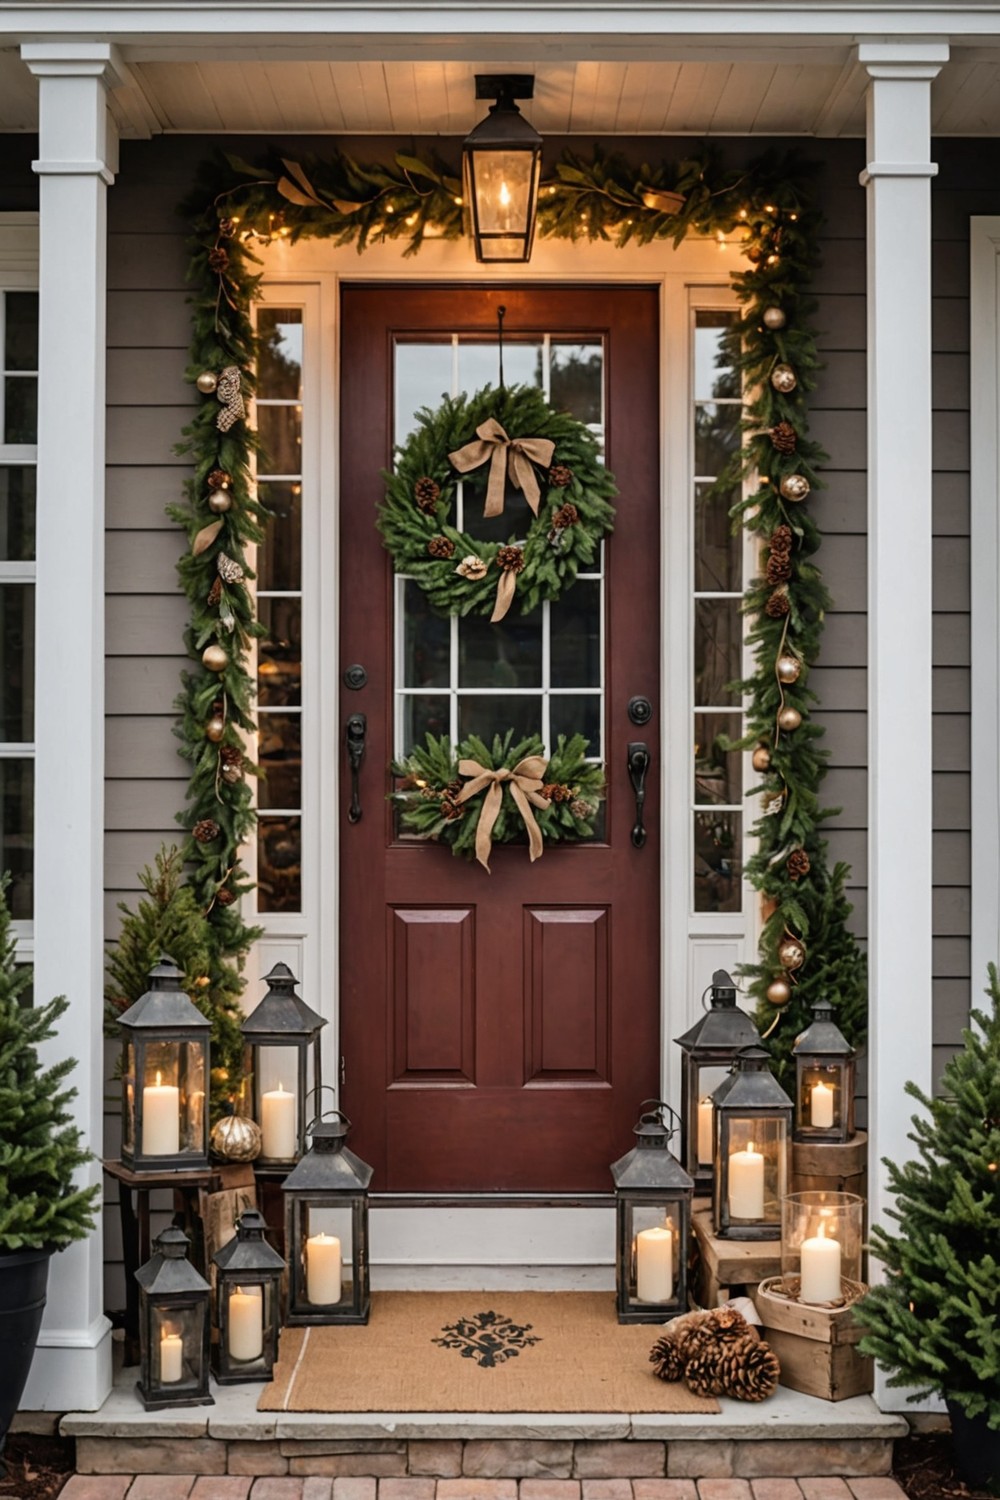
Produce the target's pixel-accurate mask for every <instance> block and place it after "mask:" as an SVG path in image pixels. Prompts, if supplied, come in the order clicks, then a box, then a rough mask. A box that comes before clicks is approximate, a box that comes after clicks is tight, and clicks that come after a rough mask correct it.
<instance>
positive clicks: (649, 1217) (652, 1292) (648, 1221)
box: [628, 1203, 682, 1305]
mask: <svg viewBox="0 0 1000 1500" xmlns="http://www.w3.org/2000/svg"><path fill="white" fill-rule="evenodd" d="M628 1214H629V1219H630V1225H629V1230H630V1233H629V1235H628V1240H629V1244H630V1245H631V1256H630V1265H629V1300H630V1301H632V1302H642V1303H647V1304H654V1305H655V1304H663V1303H668V1302H672V1301H673V1300H674V1298H675V1297H676V1295H677V1275H678V1271H679V1269H680V1264H679V1261H680V1255H681V1253H682V1252H681V1225H680V1205H679V1204H678V1203H668V1204H663V1205H662V1206H661V1205H658V1204H652V1203H635V1204H629V1205H628Z"/></svg>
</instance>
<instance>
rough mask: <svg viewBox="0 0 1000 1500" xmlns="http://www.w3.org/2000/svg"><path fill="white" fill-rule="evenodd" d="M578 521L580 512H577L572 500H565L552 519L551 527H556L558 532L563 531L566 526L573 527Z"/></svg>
mask: <svg viewBox="0 0 1000 1500" xmlns="http://www.w3.org/2000/svg"><path fill="white" fill-rule="evenodd" d="M579 519H580V512H579V511H578V510H577V508H576V506H575V505H574V504H573V502H572V500H567V501H566V504H565V505H560V507H559V509H558V510H557V511H556V513H555V515H554V516H553V517H552V524H553V526H556V527H558V529H559V530H560V531H564V530H565V529H566V527H567V526H575V525H576V524H577V522H578V521H579Z"/></svg>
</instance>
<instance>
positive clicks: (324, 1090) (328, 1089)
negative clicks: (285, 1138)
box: [306, 1083, 351, 1135]
mask: <svg viewBox="0 0 1000 1500" xmlns="http://www.w3.org/2000/svg"><path fill="white" fill-rule="evenodd" d="M319 1094H332V1095H333V1097H334V1098H336V1097H337V1090H336V1089H335V1088H334V1087H333V1084H332V1083H322V1084H320V1085H319V1087H318V1088H312V1089H309V1090H308V1092H307V1093H306V1105H307V1107H308V1104H309V1100H310V1099H311V1098H312V1097H313V1096H314V1095H319ZM321 1102H322V1101H321V1100H320V1099H318V1098H317V1100H316V1104H317V1110H318V1112H317V1113H316V1114H314V1115H313V1117H312V1119H311V1120H310V1121H309V1124H308V1125H307V1126H306V1135H310V1134H311V1133H312V1128H313V1126H314V1125H318V1124H319V1123H320V1122H321V1121H322V1120H324V1119H325V1118H326V1116H327V1115H336V1116H337V1118H338V1120H343V1122H344V1124H345V1125H346V1126H347V1128H348V1130H350V1129H351V1122H350V1120H349V1119H348V1118H347V1116H346V1115H345V1114H344V1112H343V1110H342V1109H337V1108H336V1107H334V1108H333V1109H318V1106H319V1104H320V1103H321Z"/></svg>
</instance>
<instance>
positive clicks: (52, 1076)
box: [0, 875, 101, 1253]
mask: <svg viewBox="0 0 1000 1500" xmlns="http://www.w3.org/2000/svg"><path fill="white" fill-rule="evenodd" d="M9 879H10V877H9V876H7V875H5V876H4V877H3V879H2V880H0V1253H2V1252H3V1251H5V1250H47V1249H54V1250H61V1249H63V1248H64V1246H66V1245H68V1244H70V1243H71V1242H72V1241H73V1240H80V1239H84V1238H86V1236H87V1235H88V1234H89V1233H90V1232H91V1230H92V1229H93V1228H94V1213H95V1210H96V1208H97V1205H98V1202H99V1200H100V1195H101V1188H100V1184H99V1183H94V1184H92V1185H91V1186H90V1187H76V1186H75V1185H74V1177H75V1176H76V1173H77V1170H78V1168H80V1167H82V1166H85V1165H86V1164H87V1162H89V1161H92V1160H93V1157H92V1155H91V1153H90V1152H89V1151H88V1150H86V1149H85V1148H84V1146H83V1144H82V1142H81V1138H80V1132H79V1130H78V1129H77V1128H76V1126H75V1125H74V1124H73V1115H72V1112H71V1110H70V1108H69V1106H70V1104H71V1103H72V1101H73V1100H74V1099H75V1098H76V1089H74V1088H65V1087H64V1086H63V1085H64V1082H65V1079H66V1077H67V1075H68V1074H69V1073H71V1072H72V1070H73V1069H74V1068H75V1067H76V1063H75V1062H74V1061H73V1059H72V1058H68V1059H65V1060H64V1061H63V1062H59V1063H55V1064H54V1065H53V1066H52V1067H50V1068H45V1067H43V1066H42V1063H41V1061H40V1060H39V1056H38V1051H37V1049H38V1047H39V1046H40V1045H41V1044H42V1043H43V1042H47V1041H48V1040H49V1039H50V1038H51V1037H53V1036H54V1035H55V1031H56V1022H57V1021H58V1020H59V1017H60V1016H61V1015H63V1013H64V1012H65V1011H66V1010H67V1009H68V1007H69V1001H68V1000H67V999H66V998H65V996H63V995H60V996H59V997H58V998H57V999H55V1000H50V1001H49V1003H48V1004H47V1005H42V1006H39V1007H38V1008H37V1009H34V1008H32V1007H31V1006H28V1005H26V1004H25V1003H24V1000H23V998H22V997H23V996H24V992H25V990H26V989H27V988H28V986H29V985H30V984H31V979H32V974H31V970H30V969H28V968H25V967H23V966H20V965H18V962H17V940H16V939H15V938H14V937H13V936H12V935H11V930H10V925H11V921H10V911H9V909H8V907H7V895H6V893H7V886H8V884H9Z"/></svg>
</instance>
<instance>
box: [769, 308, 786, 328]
mask: <svg viewBox="0 0 1000 1500" xmlns="http://www.w3.org/2000/svg"><path fill="white" fill-rule="evenodd" d="M785 322H786V319H785V314H784V312H783V311H782V310H781V308H780V307H765V309H764V327H765V328H770V329H771V330H772V331H776V330H777V329H779V328H784V326H785Z"/></svg>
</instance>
